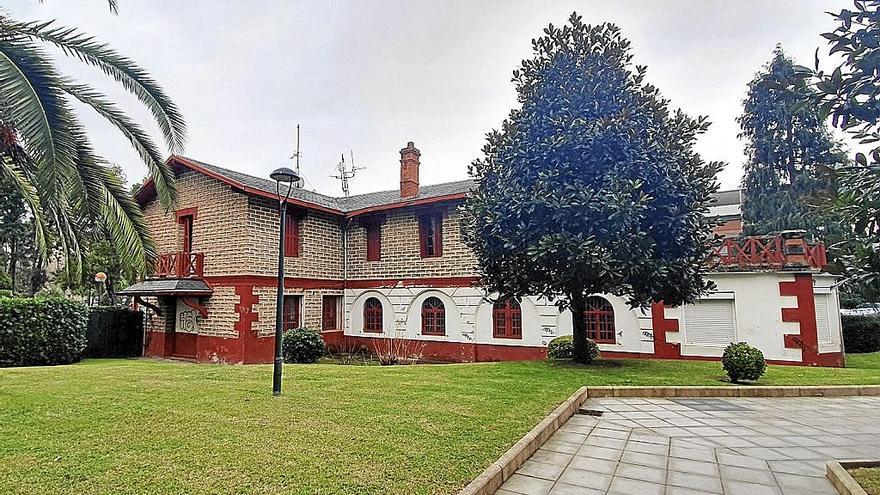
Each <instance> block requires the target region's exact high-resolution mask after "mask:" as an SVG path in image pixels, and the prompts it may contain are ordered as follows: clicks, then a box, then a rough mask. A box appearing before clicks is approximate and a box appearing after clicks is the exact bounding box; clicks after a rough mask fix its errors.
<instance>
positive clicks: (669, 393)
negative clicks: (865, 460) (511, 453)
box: [589, 385, 880, 397]
mask: <svg viewBox="0 0 880 495" xmlns="http://www.w3.org/2000/svg"><path fill="white" fill-rule="evenodd" d="M858 395H880V385H843V386H839V387H822V386H810V387H797V386H790V387H787V386H783V387H760V386H723V387H590V388H589V396H590V397H843V396H858Z"/></svg>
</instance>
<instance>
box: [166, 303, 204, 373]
mask: <svg viewBox="0 0 880 495" xmlns="http://www.w3.org/2000/svg"><path fill="white" fill-rule="evenodd" d="M175 309H176V311H175V318H174V333H172V334H171V336H172V337H171V355H172V356H173V357H180V358H186V359H195V357H196V338H197V336H198V332H199V328H198V320H197V319H196V318H197V317H198V314H199V313H198V311H196V310H195V309H193V308H191V307H189V306H187V305H186V304H185V303H184V302H183V301H182V300H181V299H177V304H176V308H175Z"/></svg>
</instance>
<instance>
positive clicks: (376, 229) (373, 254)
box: [366, 222, 382, 261]
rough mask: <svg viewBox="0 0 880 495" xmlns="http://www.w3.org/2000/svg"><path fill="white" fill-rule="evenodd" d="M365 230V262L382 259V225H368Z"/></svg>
mask: <svg viewBox="0 0 880 495" xmlns="http://www.w3.org/2000/svg"><path fill="white" fill-rule="evenodd" d="M366 229H367V261H379V260H381V259H382V224H381V223H378V222H376V223H368V224H367V225H366Z"/></svg>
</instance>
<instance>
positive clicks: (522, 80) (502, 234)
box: [463, 13, 721, 360]
mask: <svg viewBox="0 0 880 495" xmlns="http://www.w3.org/2000/svg"><path fill="white" fill-rule="evenodd" d="M532 46H533V48H534V54H533V56H532V58H529V59H526V60H524V61H523V62H522V65H521V66H520V67H519V68H518V69H516V70H515V71H514V72H513V83H514V84H515V86H516V91H517V94H518V102H519V107H518V108H515V109H513V110H512V111H511V112H510V115H509V117H508V118H507V119H506V120H505V121H504V122H503V123H502V125H501V128H500V129H499V130H495V131H492V132H491V133H489V134H488V135H487V142H486V145H485V146H484V148H483V154H484V156H483V158H480V159H477V160H475V161H474V162H473V163H472V165H471V167H470V173H471V175H472V176H473V177H474V178H476V179H477V180H478V183H479V185H478V187H477V189H476V191H475V192H474V193H473V194H472V195H471V196H470V197H469V198H468V199H467V200H466V202H465V204H464V205H463V212H464V218H465V231H464V235H465V240H466V242H467V244H468V245H469V246H470V247H471V248H472V249H473V252H474V253H475V255H476V258H477V260H478V263H479V270H480V274H481V276H482V279H483V283H484V284H485V285H486V287H487V288H488V289H489V290H490V291H493V292H497V293H499V294H501V295H503V296H525V295H538V296H544V297H547V298H550V299H553V300H556V301H557V303H558V304H559V305H560V306H561V307H569V308H571V309H572V311H573V313H574V315H575V318H574V347H575V348H574V355H575V359H581V360H583V359H586V358H585V356H586V354H585V353H586V337H585V323H584V321H583V317H579V315H582V314H583V310H584V307H585V299H586V297H587V296H589V295H590V294H596V293H608V294H615V295H619V296H624V297H627V299H628V300H629V302H630V304H632V305H634V306H636V305H644V304H647V303H649V302H651V301H661V300H662V301H665V302H666V303H668V304H670V305H679V304H682V303H685V302H690V301H693V300H695V299H696V298H697V297H698V295H699V294H700V293H702V292H704V291H706V290H708V289H709V288H710V287H711V286H710V283H709V282H707V281H706V280H704V279H703V277H702V275H701V269H702V267H703V263H704V261H705V260H706V258H707V256H708V255H709V253H710V251H711V244H712V241H713V235H712V233H711V220H710V219H709V218H707V216H706V214H707V212H708V206H709V203H710V201H711V194H712V192H714V191H715V190H716V189H717V182H716V179H715V177H716V173H717V172H718V171H719V169H720V168H721V164H720V163H717V162H706V161H704V160H703V159H702V158H701V157H700V156H699V155H698V154H697V153H696V152H695V151H694V150H693V145H694V142H695V140H696V138H697V136H698V135H699V134H701V133H703V132H705V131H706V129H707V127H708V125H709V123H708V121H707V120H706V119H705V118H704V117H699V118H696V119H693V118H690V117H688V116H687V115H685V114H684V113H683V112H681V111H675V112H671V111H670V110H669V108H668V106H669V105H668V101H667V100H665V99H664V98H663V97H662V96H661V95H660V92H659V90H658V89H657V88H656V87H654V86H652V85H651V84H649V83H647V82H646V81H645V74H646V68H645V67H643V66H634V65H633V62H632V53H631V47H630V42H629V41H628V40H626V39H625V38H624V37H623V36H622V34H621V31H620V28H618V27H617V26H615V25H613V24H609V23H604V24H599V25H588V24H584V23H583V21H582V19H581V17H580V16H579V15H577V13H574V14H572V15H571V17H570V18H569V22H568V24H566V25H565V26H563V27H561V28H560V27H556V26H553V25H550V26H549V27H547V28H546V29H545V30H544V35H543V36H542V37H540V38H538V39H535V40H533V42H532Z"/></svg>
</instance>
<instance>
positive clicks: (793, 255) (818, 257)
mask: <svg viewBox="0 0 880 495" xmlns="http://www.w3.org/2000/svg"><path fill="white" fill-rule="evenodd" d="M712 258H713V259H712V262H710V265H714V266H716V267H719V268H726V269H731V268H773V269H780V268H798V267H810V268H815V269H820V270H821V269H822V268H825V266H826V265H827V264H828V257H827V255H826V253H825V244H823V243H821V242H816V243H813V244H810V243H809V242H807V240H806V239H805V238H804V237H803V233H801V232H783V233H782V234H780V235H775V236H752V237H728V238H726V239H723V240H722V241H721V244H720V245H719V246H718V247H717V248H715V252H714V253H713V257H712Z"/></svg>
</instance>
